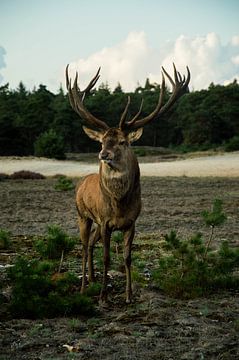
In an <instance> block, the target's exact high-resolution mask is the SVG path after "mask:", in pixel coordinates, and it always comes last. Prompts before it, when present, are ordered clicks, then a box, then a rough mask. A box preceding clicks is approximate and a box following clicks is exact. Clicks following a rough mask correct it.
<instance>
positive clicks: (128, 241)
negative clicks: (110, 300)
mask: <svg viewBox="0 0 239 360" xmlns="http://www.w3.org/2000/svg"><path fill="white" fill-rule="evenodd" d="M134 233H135V224H133V225H132V226H131V227H130V228H129V229H128V230H127V231H125V233H124V261H125V273H126V303H127V304H130V303H131V301H132V285H131V248H132V243H133V239H134Z"/></svg>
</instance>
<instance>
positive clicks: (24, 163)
mask: <svg viewBox="0 0 239 360" xmlns="http://www.w3.org/2000/svg"><path fill="white" fill-rule="evenodd" d="M139 161H140V159H139ZM20 170H30V171H34V172H39V173H41V174H43V175H45V176H53V175H55V174H62V175H66V176H73V177H74V176H77V177H78V176H85V175H87V174H90V173H93V172H97V171H98V165H97V164H89V163H86V162H80V161H69V160H67V161H58V160H52V159H43V158H20V157H19V158H13V157H0V173H6V174H12V173H13V172H15V171H20ZM140 170H141V175H142V176H189V177H194V176H199V177H206V176H219V177H239V152H234V153H230V154H220V155H213V156H206V157H205V156H203V157H197V158H193V159H185V160H176V161H164V162H154V163H141V164H140Z"/></svg>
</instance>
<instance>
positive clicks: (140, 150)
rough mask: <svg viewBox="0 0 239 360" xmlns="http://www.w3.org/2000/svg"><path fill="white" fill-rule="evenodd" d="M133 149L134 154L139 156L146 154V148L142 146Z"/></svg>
mask: <svg viewBox="0 0 239 360" xmlns="http://www.w3.org/2000/svg"><path fill="white" fill-rule="evenodd" d="M133 151H134V153H135V155H136V156H139V157H141V156H142V157H143V156H146V155H147V153H146V150H145V149H143V148H134V149H133Z"/></svg>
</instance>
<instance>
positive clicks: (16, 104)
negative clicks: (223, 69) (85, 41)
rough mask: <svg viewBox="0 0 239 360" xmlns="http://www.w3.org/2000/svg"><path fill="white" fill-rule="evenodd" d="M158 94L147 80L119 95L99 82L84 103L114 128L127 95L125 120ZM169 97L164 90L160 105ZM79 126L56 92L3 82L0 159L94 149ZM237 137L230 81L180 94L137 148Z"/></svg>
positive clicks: (238, 91)
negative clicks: (127, 111) (163, 97)
mask: <svg viewBox="0 0 239 360" xmlns="http://www.w3.org/2000/svg"><path fill="white" fill-rule="evenodd" d="M159 92H160V85H158V84H155V83H154V84H151V83H150V82H149V80H148V79H147V80H146V82H145V85H144V86H139V87H137V88H136V89H135V91H134V92H132V93H126V92H124V91H123V90H122V88H121V86H120V84H119V85H118V86H117V87H116V88H115V89H114V90H113V91H111V90H110V89H109V87H108V86H107V84H101V85H100V86H99V88H98V89H96V90H93V91H92V93H91V94H90V95H89V96H87V97H86V98H85V100H84V102H85V106H86V107H87V108H88V109H89V110H90V112H92V113H93V114H94V115H95V116H96V117H98V118H100V119H103V120H104V121H106V122H107V123H108V124H109V125H110V126H114V125H115V126H116V125H117V124H118V122H119V119H120V115H121V114H122V112H123V110H124V108H125V105H126V102H127V97H128V95H130V96H131V104H130V109H129V114H128V115H129V117H130V116H131V117H132V116H133V115H135V114H136V113H137V112H138V110H139V108H140V104H141V100H142V98H143V99H144V102H143V109H142V116H145V115H147V114H149V113H150V112H151V111H152V110H153V109H154V107H155V106H156V104H157V101H158V96H159ZM169 96H170V93H169V91H167V92H166V94H165V101H166V100H167V98H168V97H169ZM82 123H83V122H82V121H81V119H80V118H79V116H78V115H77V114H76V113H75V112H74V111H73V110H72V109H71V107H70V104H69V100H68V96H67V94H64V92H63V90H62V89H60V90H59V91H58V93H57V94H53V93H51V92H50V91H49V90H48V89H47V88H46V86H44V85H40V86H39V87H38V88H37V89H34V90H33V91H27V89H26V87H25V86H24V84H23V83H20V84H19V86H18V88H17V89H15V90H12V89H10V88H9V86H8V84H6V85H4V86H1V87H0V155H2V156H3V155H34V154H35V155H46V156H49V157H57V158H64V153H65V152H92V151H97V150H98V149H99V145H98V144H96V143H95V142H93V141H91V140H90V139H89V138H88V137H87V136H86V135H85V134H84V132H83V130H82ZM238 135H239V85H238V83H237V82H236V81H234V82H233V83H231V84H229V85H227V86H222V85H214V84H211V85H210V86H209V88H208V89H207V90H201V91H193V92H191V93H188V94H186V95H184V96H183V97H182V98H180V100H179V101H178V102H177V103H176V104H175V105H174V107H173V108H172V109H171V111H170V112H169V113H168V114H167V115H165V116H163V117H161V118H158V119H155V120H154V121H153V122H152V123H151V124H149V125H147V126H146V127H145V129H144V134H143V136H142V138H141V139H140V140H139V141H138V143H137V145H144V146H163V147H169V146H170V147H180V146H181V147H184V148H190V149H199V148H200V149H206V148H210V147H215V146H220V145H221V144H224V143H226V142H228V141H230V139H232V138H234V139H235V137H237V136H238ZM47 149H48V150H47ZM59 149H60V150H59ZM44 151H45V153H44ZM58 153H59V154H58ZM52 154H53V155H52Z"/></svg>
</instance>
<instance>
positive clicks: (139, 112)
mask: <svg viewBox="0 0 239 360" xmlns="http://www.w3.org/2000/svg"><path fill="white" fill-rule="evenodd" d="M143 103H144V99H142V100H141V104H140V107H139V111H138V112H137V113H136V114H135V115H134V117H133V119H132V120H130V121H129V122H128V123H127V126H132V125H133V124H134V123H135V121H136V120H137V119H138V117H139V115H140V114H141V111H142V108H143Z"/></svg>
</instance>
